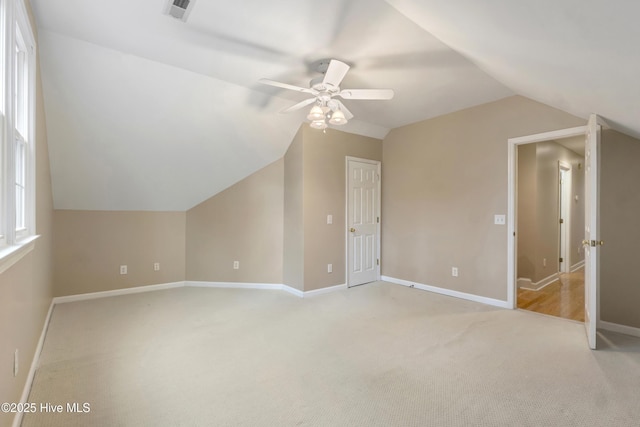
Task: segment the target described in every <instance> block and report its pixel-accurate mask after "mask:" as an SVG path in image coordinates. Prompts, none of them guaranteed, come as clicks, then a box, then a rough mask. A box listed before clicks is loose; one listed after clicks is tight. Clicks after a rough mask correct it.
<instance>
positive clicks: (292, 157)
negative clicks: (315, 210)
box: [283, 124, 305, 291]
mask: <svg viewBox="0 0 640 427" xmlns="http://www.w3.org/2000/svg"><path fill="white" fill-rule="evenodd" d="M304 126H305V125H304V124H303V125H302V126H301V127H300V129H299V130H298V133H297V134H296V136H295V138H294V139H293V142H291V145H290V146H289V149H288V150H287V152H286V154H285V156H284V231H283V233H284V236H283V237H284V239H283V245H284V247H283V252H284V254H283V264H284V265H283V283H284V284H285V285H287V286H291V287H292V288H295V289H298V290H300V291H303V290H304V198H303V196H304V152H303V150H304V145H303V133H304V130H303V129H304Z"/></svg>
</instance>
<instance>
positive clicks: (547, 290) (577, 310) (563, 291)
mask: <svg viewBox="0 0 640 427" xmlns="http://www.w3.org/2000/svg"><path fill="white" fill-rule="evenodd" d="M518 308H522V309H524V310H529V311H535V312H536V313H542V314H548V315H551V316H556V317H562V318H564V319H571V320H577V321H580V322H584V269H580V270H578V271H576V272H573V273H565V274H561V275H560V279H558V280H556V281H555V282H553V283H550V284H549V285H547V286H545V287H544V288H542V289H540V290H537V291H532V290H528V289H518Z"/></svg>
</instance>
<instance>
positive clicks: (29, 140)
mask: <svg viewBox="0 0 640 427" xmlns="http://www.w3.org/2000/svg"><path fill="white" fill-rule="evenodd" d="M18 31H19V34H20V37H18V35H17V33H18ZM0 33H1V34H0V39H1V40H2V42H1V43H0V62H2V71H0V72H2V76H1V80H2V82H1V84H2V90H1V91H0V94H1V95H2V105H1V112H0V138H1V140H0V178H1V181H0V184H1V185H0V273H2V272H3V271H5V270H6V269H7V268H9V267H10V266H11V265H13V264H14V263H15V262H17V261H18V260H20V259H21V258H22V257H23V256H24V255H26V254H27V253H28V252H29V251H30V250H31V249H33V244H34V241H35V239H36V238H37V237H38V236H37V235H36V221H35V212H36V209H35V192H36V189H35V185H36V180H35V166H36V164H35V162H36V157H35V144H36V120H35V119H36V117H35V103H36V79H35V77H36V43H35V37H34V34H33V30H32V28H31V23H30V21H29V15H28V13H27V9H26V6H25V4H24V0H0ZM16 47H18V48H19V50H20V51H21V52H24V53H23V55H24V58H25V61H26V67H27V73H26V75H25V77H26V82H25V81H24V79H20V80H19V83H20V84H24V90H25V92H26V93H25V99H26V106H25V111H23V113H24V114H25V116H26V117H25V118H26V121H27V122H26V124H25V126H24V129H23V131H24V133H25V135H22V134H21V133H20V132H18V130H17V126H16V120H17V119H16V114H15V112H16V108H17V105H15V103H16V91H17V84H16V61H17V57H18V54H17V53H16ZM19 144H24V149H25V151H24V158H25V163H24V165H23V167H24V170H23V172H24V175H23V176H24V183H23V184H24V188H25V192H24V201H25V206H24V224H22V226H21V227H20V228H19V229H16V209H17V201H16V181H17V177H16V170H17V164H16V148H17V146H18V145H19Z"/></svg>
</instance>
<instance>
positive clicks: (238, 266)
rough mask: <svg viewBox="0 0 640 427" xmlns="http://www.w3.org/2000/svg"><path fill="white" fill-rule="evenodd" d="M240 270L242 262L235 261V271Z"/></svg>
mask: <svg viewBox="0 0 640 427" xmlns="http://www.w3.org/2000/svg"><path fill="white" fill-rule="evenodd" d="M239 268H240V261H233V269H234V270H238V269H239Z"/></svg>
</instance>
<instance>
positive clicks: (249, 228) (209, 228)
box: [186, 159, 284, 284]
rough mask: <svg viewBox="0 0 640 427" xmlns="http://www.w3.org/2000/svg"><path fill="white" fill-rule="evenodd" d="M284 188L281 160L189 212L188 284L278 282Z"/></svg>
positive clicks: (280, 259) (280, 280)
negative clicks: (195, 282)
mask: <svg viewBox="0 0 640 427" xmlns="http://www.w3.org/2000/svg"><path fill="white" fill-rule="evenodd" d="M283 185H284V159H280V160H277V161H275V162H274V163H272V164H270V165H268V166H266V167H265V168H263V169H261V170H259V171H258V172H256V173H254V174H252V175H251V176H249V177H248V178H245V179H244V180H242V181H240V182H238V183H236V184H235V185H233V186H232V187H230V188H228V189H226V190H225V191H223V192H221V193H218V194H217V195H215V196H214V197H212V198H210V199H208V200H207V201H205V202H203V203H201V204H199V205H198V206H196V207H194V208H192V209H190V210H189V211H188V212H187V228H186V236H187V237H186V242H187V250H186V259H187V261H186V265H187V280H192V281H207V282H249V283H277V284H280V283H282V280H283V278H282V263H283V261H282V255H283V246H282V245H283V242H282V236H283V209H284V208H283V206H284V200H283V197H284V194H283ZM234 261H239V262H240V268H239V269H237V270H234V269H233V262H234Z"/></svg>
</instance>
